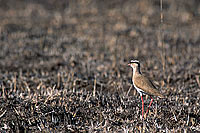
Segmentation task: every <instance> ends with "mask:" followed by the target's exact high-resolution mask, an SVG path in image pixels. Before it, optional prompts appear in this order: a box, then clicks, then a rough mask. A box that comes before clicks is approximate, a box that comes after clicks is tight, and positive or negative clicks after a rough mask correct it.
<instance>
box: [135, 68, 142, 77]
mask: <svg viewBox="0 0 200 133" xmlns="http://www.w3.org/2000/svg"><path fill="white" fill-rule="evenodd" d="M137 75H141V72H140V68H137V69H133V77H134V76H137Z"/></svg>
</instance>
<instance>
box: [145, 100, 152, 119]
mask: <svg viewBox="0 0 200 133" xmlns="http://www.w3.org/2000/svg"><path fill="white" fill-rule="evenodd" d="M152 102H153V98H152V97H151V102H150V104H149V107H148V108H147V111H146V113H145V115H147V114H148V112H149V108H150V106H151V104H152Z"/></svg>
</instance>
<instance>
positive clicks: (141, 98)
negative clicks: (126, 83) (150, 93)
mask: <svg viewBox="0 0 200 133" xmlns="http://www.w3.org/2000/svg"><path fill="white" fill-rule="evenodd" d="M141 100H142V118H143V114H144V101H143V97H142V95H141Z"/></svg>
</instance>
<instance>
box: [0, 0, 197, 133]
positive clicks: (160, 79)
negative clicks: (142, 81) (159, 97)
mask: <svg viewBox="0 0 200 133" xmlns="http://www.w3.org/2000/svg"><path fill="white" fill-rule="evenodd" d="M161 15H163V19H161ZM161 20H162V21H161ZM199 36H200V1H199V0H190V1H188V0H176V1H174V0H162V10H161V0H151V1H150V0H59V1H58V0H50V1H49V0H42V1H40V0H0V80H1V81H0V84H1V90H2V91H1V92H0V96H1V98H3V99H1V100H0V101H1V103H2V104H3V103H4V105H2V110H3V108H5V109H6V108H7V107H8V105H9V107H10V106H11V105H12V106H16V103H15V102H13V101H16V100H19V101H20V104H19V106H20V107H21V110H23V111H25V112H26V108H25V106H26V102H25V101H26V100H31V99H32V100H33V101H37V102H38V101H43V100H44V101H46V102H47V101H48V100H49V96H55V95H56V96H58V97H61V96H62V98H63V99H65V100H66V101H65V100H64V101H65V102H66V103H65V104H69V105H67V106H72V105H71V104H72V103H73V104H75V103H76V104H77V105H76V106H77V108H78V106H79V105H80V106H81V105H82V103H81V99H79V100H78V101H76V100H74V99H72V102H69V101H68V100H69V99H70V97H71V95H70V96H68V95H67V94H69V93H70V94H71V93H73V95H75V96H77V98H80V97H82V96H83V95H90V94H94V92H93V91H94V86H95V87H96V90H97V91H100V90H101V91H102V93H105V92H106V94H107V92H109V93H111V94H115V93H118V94H119V96H120V97H121V98H122V99H123V100H125V101H126V102H127V104H128V103H129V102H130V100H127V99H126V98H127V97H126V96H127V95H126V94H127V92H128V90H129V88H130V86H131V75H132V70H131V68H128V67H127V64H128V62H129V61H130V60H131V59H138V60H139V61H140V62H141V64H142V72H143V73H144V74H145V75H147V76H148V77H150V78H151V79H152V80H153V81H154V83H155V85H156V86H157V87H158V88H159V89H160V90H161V92H162V93H164V94H165V95H166V96H167V97H168V101H162V102H160V103H159V105H160V107H163V108H161V109H160V110H162V111H161V112H160V114H161V115H160V119H159V120H160V121H161V125H162V124H163V125H164V126H162V128H160V129H162V130H163V131H165V130H166V129H169V130H171V129H175V131H179V129H180V131H183V130H184V131H185V128H178V127H180V125H181V124H182V122H183V123H184V122H185V123H184V124H182V125H183V127H184V126H193V127H194V129H195V130H192V128H188V129H187V130H189V129H190V131H200V129H199V128H200V127H199V123H200V122H199V121H200V119H199V118H200V117H199V116H200V112H199V109H198V106H199V102H200V100H199V97H200V93H199V92H200V91H199V87H200V82H199V75H200V69H199V68H200V54H199V53H200V37H199ZM83 90H84V91H86V90H87V91H89V92H91V91H92V92H93V93H89V94H88V93H87V94H85V93H86V92H85V93H84V94H83V93H80V92H82V91H83ZM76 92H78V93H80V94H77V93H76ZM102 93H101V94H99V95H100V96H101V97H102V96H103V97H104V96H105V98H108V99H109V96H108V97H107V96H106V94H105V95H102ZM80 95H81V96H80ZM129 96H132V98H133V99H132V100H133V101H134V100H135V101H134V102H133V103H132V104H131V106H130V108H128V109H127V108H126V109H125V111H122V112H124V114H123V115H125V117H123V115H122V114H121V115H119V117H120V119H121V120H123V121H122V122H121V124H119V123H118V124H116V125H115V126H116V127H115V128H113V125H112V124H111V125H109V124H108V125H107V126H105V128H106V129H105V131H109V130H108V129H109V128H110V127H112V128H111V129H112V130H111V131H119V129H121V130H123V128H124V127H127V130H128V128H129V126H130V125H129V126H128V124H127V123H129V124H130V123H131V122H130V121H131V120H132V119H134V118H135V119H137V115H139V114H140V113H139V111H138V112H137V113H136V114H135V113H133V112H136V110H139V108H140V106H139V104H140V99H139V95H138V93H137V92H136V91H135V90H134V89H132V90H131V91H130V93H129ZM10 98H12V99H11V100H10V101H9V100H8V99H10ZM13 98H14V99H13ZM58 99H59V98H58ZM111 99H112V97H111ZM137 99H138V100H137ZM98 100H99V99H98ZM98 100H97V101H98ZM115 100H119V99H117V98H113V99H112V100H111V101H110V102H111V104H112V101H113V103H115V102H116V105H113V108H117V107H119V106H120V107H121V105H122V103H118V102H119V101H115ZM11 101H12V102H13V103H12V102H11ZM33 101H30V104H31V103H32V102H33ZM58 101H59V100H58ZM75 101H76V102H75ZM85 101H86V103H87V102H88V99H86V100H85ZM10 102H11V103H12V104H11V103H10ZM37 102H36V103H37ZM135 103H138V105H137V104H135ZM89 104H90V102H89V103H87V104H86V105H89ZM159 105H158V106H159ZM45 106H47V105H45ZM55 106H56V107H60V108H62V107H63V106H64V104H62V106H61V105H60V104H54V103H52V102H49V104H48V107H49V108H54V107H55ZM73 106H75V105H73ZM133 106H134V107H135V106H137V108H133ZM154 106H155V105H154ZM168 106H172V108H173V109H170V108H168ZM185 106H186V107H185ZM184 107H185V108H186V109H185V108H184ZM63 108H64V107H63ZM63 108H62V109H63ZM82 108H84V109H85V107H82ZM99 108H101V109H102V110H106V109H111V108H110V107H105V106H102V107H99ZM122 108H123V107H122ZM166 108H168V109H166ZM183 108H184V109H183ZM62 109H61V110H62ZM101 109H100V110H101ZM89 110H90V111H91V110H93V109H89ZM97 110H98V109H94V112H95V111H97ZM127 110H129V111H128V112H129V113H130V114H131V116H128V114H127V113H126V111H127ZM174 110H179V112H174ZM185 110H186V111H185ZM188 110H189V111H188ZM67 111H68V112H71V115H70V116H71V117H72V116H74V112H75V111H74V109H67ZM131 111H132V113H131ZM14 112H15V111H13V112H12V111H11V112H9V113H7V114H5V115H7V116H9V115H11V116H12V114H13V113H14ZM36 112H37V111H36ZM102 112H103V111H102ZM188 112H190V113H191V114H192V116H193V117H192V118H194V120H193V119H192V120H193V123H190V119H189V120H188V119H186V118H188V116H189V115H188V114H189V113H188ZM65 113H66V112H65V111H64V113H63V114H64V117H65ZM79 113H80V112H79ZM97 114H98V112H97ZM111 114H112V116H113V115H114V114H115V113H113V112H110V113H108V114H107V115H105V116H101V117H102V118H101V119H100V118H96V119H97V121H98V120H99V121H100V122H102V121H101V120H102V119H103V120H105V118H106V117H109V116H111ZM171 114H173V115H171ZM79 115H80V117H81V118H82V119H85V120H86V119H89V118H88V116H89V114H88V113H85V114H81V113H80V114H79ZM30 116H31V114H30ZM30 116H29V117H28V116H27V117H28V118H30ZM115 116H116V115H114V116H113V117H115ZM174 116H176V117H174ZM21 117H22V116H21ZM21 117H20V118H21ZM129 117H130V119H131V118H132V119H131V120H130V121H129V122H124V120H125V118H129ZM28 118H27V119H28ZM31 118H32V117H31ZM38 118H39V115H38ZM10 119H11V120H12V121H13V122H14V123H15V122H16V123H17V121H18V120H17V119H16V118H13V117H10ZM66 119H70V118H66ZM71 119H72V118H71ZM82 119H81V120H79V124H80V125H79V126H80V127H81V128H79V127H77V126H76V127H70V128H71V129H73V131H80V129H82V128H83V129H84V130H88V129H91V128H92V127H91V126H95V124H94V125H91V123H89V124H88V123H87V122H84V121H82ZM108 119H109V118H108ZM117 119H118V118H116V119H114V120H117ZM171 119H173V121H171ZM177 119H178V120H177ZM89 120H90V119H89ZM159 120H158V121H159ZM0 121H1V123H2V124H1V130H2V129H4V127H5V125H6V126H7V127H9V128H7V129H6V130H7V131H8V130H12V131H16V130H17V129H18V127H17V126H16V124H15V126H10V125H12V124H11V123H9V119H7V117H5V118H4V119H1V120H0ZM149 121H151V122H152V123H153V124H150V125H149V128H150V129H152V130H146V129H145V131H160V130H158V129H157V128H154V126H155V125H156V124H160V123H159V122H158V123H156V122H155V121H157V118H155V117H154V119H150V120H149ZM177 121H178V122H177ZM51 122H52V121H51ZM51 122H49V123H51ZM59 122H61V124H63V121H59ZM59 122H58V123H57V125H59V126H60V125H61V124H60V123H59ZM52 123H54V122H52ZM52 123H51V124H52ZM86 123H87V124H86ZM165 123H166V124H165ZM51 124H50V125H51ZM54 124H55V123H54ZM70 124H71V125H73V122H71V123H70V122H69V123H64V125H70ZM18 125H23V122H22V123H18ZM97 125H98V123H97V124H96V126H97ZM26 126H28V125H26V124H25V126H24V129H26V130H28V128H25V127H26ZM31 126H33V127H34V125H31ZM51 126H52V125H51ZM51 126H50V127H51ZM86 126H88V127H89V128H85V127H86ZM109 126H110V127H109ZM141 126H142V127H144V125H142V124H141V121H140V120H138V121H137V122H135V123H133V122H132V125H131V126H130V127H131V129H130V130H129V131H131V130H134V131H136V129H137V130H138V131H141V130H140V129H142V128H139V127H141ZM147 126H148V124H147ZM28 127H30V125H29V126H28ZM52 127H55V125H53V126H52ZM43 129H45V128H43ZM58 129H60V130H61V129H62V128H61V127H59V128H58ZM75 129H76V130H75ZM29 130H30V128H29ZM35 130H38V129H37V128H36V129H34V130H32V131H35ZM47 131H48V130H47ZM66 131H72V130H70V129H69V130H68V129H67V130H66Z"/></svg>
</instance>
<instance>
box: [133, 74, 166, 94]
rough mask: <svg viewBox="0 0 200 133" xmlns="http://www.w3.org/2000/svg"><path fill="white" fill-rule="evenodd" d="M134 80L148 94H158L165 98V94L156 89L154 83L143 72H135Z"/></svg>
mask: <svg viewBox="0 0 200 133" xmlns="http://www.w3.org/2000/svg"><path fill="white" fill-rule="evenodd" d="M133 82H134V84H135V85H136V87H138V88H140V89H141V90H143V91H144V93H146V94H148V95H153V96H158V97H160V98H164V96H163V95H162V94H161V93H160V92H159V91H158V90H157V89H156V87H155V86H154V84H153V83H152V82H151V81H150V80H149V79H148V78H146V77H145V76H143V75H142V74H139V73H138V74H135V75H134V77H133Z"/></svg>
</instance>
